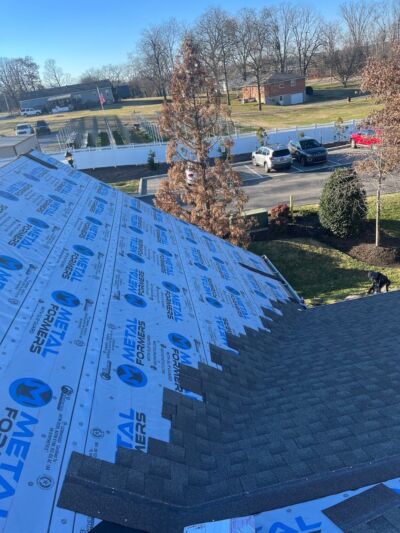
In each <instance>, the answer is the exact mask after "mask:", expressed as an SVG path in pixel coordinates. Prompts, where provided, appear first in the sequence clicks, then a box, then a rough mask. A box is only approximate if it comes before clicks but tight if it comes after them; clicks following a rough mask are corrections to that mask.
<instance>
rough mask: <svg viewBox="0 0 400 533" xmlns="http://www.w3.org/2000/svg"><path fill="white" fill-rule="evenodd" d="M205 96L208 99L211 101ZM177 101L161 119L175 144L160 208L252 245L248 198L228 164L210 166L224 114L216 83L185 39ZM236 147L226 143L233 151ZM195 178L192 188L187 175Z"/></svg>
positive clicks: (175, 82) (175, 84) (175, 81)
mask: <svg viewBox="0 0 400 533" xmlns="http://www.w3.org/2000/svg"><path fill="white" fill-rule="evenodd" d="M204 95H207V97H206V99H205V98H204ZM171 96H172V102H165V103H164V106H163V110H162V112H161V116H160V126H161V130H162V133H163V134H164V135H166V136H167V137H168V138H169V139H170V141H169V143H168V149H167V160H168V162H169V164H170V168H169V170H168V179H166V180H163V181H162V183H161V186H160V188H159V190H158V192H157V195H156V205H157V206H158V207H160V208H161V209H163V210H165V211H167V212H168V213H171V214H173V215H175V216H177V217H179V218H181V219H183V220H186V221H188V222H191V223H192V224H195V225H197V226H199V227H201V228H202V229H204V230H206V231H209V232H211V233H214V234H215V235H218V236H219V237H222V238H224V239H229V240H230V241H231V242H233V243H235V244H240V245H246V244H247V243H248V227H249V223H248V222H247V221H246V220H245V218H244V216H243V208H244V205H245V203H246V200H247V198H246V195H245V194H244V192H243V190H242V189H241V179H240V176H239V174H238V173H237V172H235V171H234V170H233V169H232V167H231V165H230V161H229V157H228V158H227V159H226V160H225V161H222V160H221V159H217V160H215V164H214V165H213V166H211V165H210V161H209V151H210V148H211V145H212V142H213V141H212V138H213V136H214V135H215V132H216V131H218V127H219V123H220V121H221V118H223V116H224V112H223V108H222V106H221V99H220V96H219V94H218V91H217V89H216V84H215V80H214V78H213V77H212V76H207V70H206V68H205V67H204V65H203V63H202V61H201V57H200V51H199V47H198V45H197V44H195V43H194V42H193V40H191V39H189V38H186V39H185V40H184V42H183V45H182V48H181V53H180V55H179V58H178V60H177V62H176V65H175V68H174V73H173V78H172V81H171ZM230 146H231V143H230V142H229V141H227V142H226V148H227V149H228V150H229V148H230ZM189 169H190V171H191V172H192V173H193V175H194V176H195V179H194V182H193V183H192V184H190V185H189V184H188V182H187V179H186V172H187V171H188V170H189Z"/></svg>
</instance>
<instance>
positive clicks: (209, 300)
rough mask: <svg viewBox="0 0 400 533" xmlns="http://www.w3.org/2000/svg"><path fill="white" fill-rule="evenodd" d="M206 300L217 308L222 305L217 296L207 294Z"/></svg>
mask: <svg viewBox="0 0 400 533" xmlns="http://www.w3.org/2000/svg"><path fill="white" fill-rule="evenodd" d="M206 300H207V302H208V303H209V304H210V305H212V306H213V307H216V308H217V309H220V308H221V307H222V303H221V302H219V301H218V300H216V299H215V298H212V297H211V296H207V297H206Z"/></svg>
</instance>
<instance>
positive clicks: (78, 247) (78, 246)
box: [73, 244, 94, 257]
mask: <svg viewBox="0 0 400 533" xmlns="http://www.w3.org/2000/svg"><path fill="white" fill-rule="evenodd" d="M73 248H74V250H75V252H78V254H81V255H86V256H87V257H93V256H94V252H93V251H92V250H91V249H90V248H88V247H87V246H83V245H82V244H75V245H74V247H73Z"/></svg>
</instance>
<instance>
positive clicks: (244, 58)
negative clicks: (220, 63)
mask: <svg viewBox="0 0 400 533" xmlns="http://www.w3.org/2000/svg"><path fill="white" fill-rule="evenodd" d="M253 15H254V11H252V10H249V9H242V10H241V11H239V13H238V15H237V17H236V18H235V20H234V28H233V31H234V34H233V35H234V40H233V60H234V62H235V65H236V67H237V68H238V69H239V71H240V74H241V77H242V80H243V81H247V77H248V74H249V61H250V50H251V47H252V38H251V34H249V28H250V26H251V21H252V17H253Z"/></svg>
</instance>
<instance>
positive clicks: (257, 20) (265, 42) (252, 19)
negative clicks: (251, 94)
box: [245, 9, 270, 111]
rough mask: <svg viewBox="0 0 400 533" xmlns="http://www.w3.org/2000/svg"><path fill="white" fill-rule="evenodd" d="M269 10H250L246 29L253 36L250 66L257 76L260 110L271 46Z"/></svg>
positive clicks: (247, 15)
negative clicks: (263, 82)
mask: <svg viewBox="0 0 400 533" xmlns="http://www.w3.org/2000/svg"><path fill="white" fill-rule="evenodd" d="M268 19H269V11H268V10H267V9H263V10H262V11H261V12H259V13H256V12H255V11H253V10H248V11H247V13H246V19H245V22H246V29H247V31H248V32H249V35H250V38H251V46H250V49H249V59H248V66H249V71H250V73H251V74H253V76H254V77H255V80H256V84H257V93H258V110H259V111H261V110H262V100H261V84H262V78H263V75H264V74H265V72H266V70H267V59H266V57H267V51H268V47H269V43H270V41H269V26H268Z"/></svg>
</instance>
